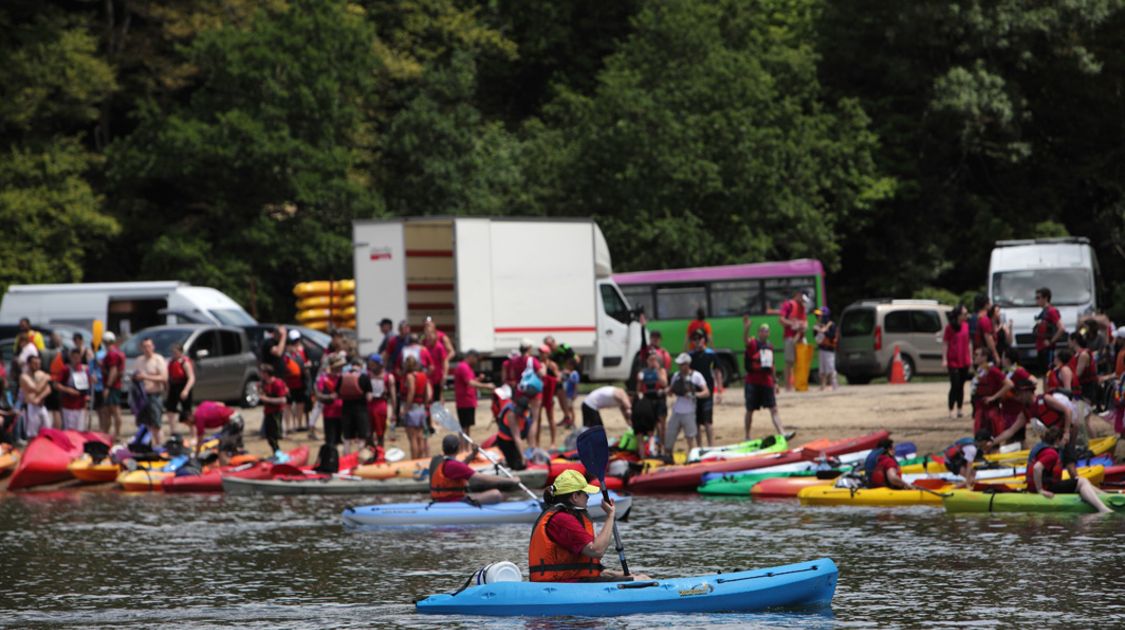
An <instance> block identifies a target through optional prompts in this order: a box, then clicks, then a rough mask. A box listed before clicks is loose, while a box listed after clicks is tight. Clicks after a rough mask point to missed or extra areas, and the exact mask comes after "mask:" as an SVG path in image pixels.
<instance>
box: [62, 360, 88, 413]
mask: <svg viewBox="0 0 1125 630" xmlns="http://www.w3.org/2000/svg"><path fill="white" fill-rule="evenodd" d="M63 353H66V351H65V350H62V349H60V350H59V354H63ZM67 354H69V361H68V362H67V364H66V366H65V367H64V368H63V371H62V379H61V380H60V381H59V382H58V384H57V387H58V391H59V407H60V408H61V410H62V421H63V423H62V428H64V429H68V430H71V431H84V430H85V429H86V422H85V420H86V403H87V402H88V401H89V395H90V373H89V372H88V371H87V370H86V366H85V365H84V364H83V363H82V351H81V350H79V349H78V348H72V349H71V350H70V352H69V353H67Z"/></svg>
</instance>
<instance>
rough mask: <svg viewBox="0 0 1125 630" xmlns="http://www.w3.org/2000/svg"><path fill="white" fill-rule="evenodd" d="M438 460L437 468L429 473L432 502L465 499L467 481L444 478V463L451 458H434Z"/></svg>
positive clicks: (467, 487) (467, 488) (467, 486)
mask: <svg viewBox="0 0 1125 630" xmlns="http://www.w3.org/2000/svg"><path fill="white" fill-rule="evenodd" d="M434 459H440V460H441V461H439V462H438V463H437V466H434V467H433V472H431V473H430V499H431V500H433V501H460V500H462V499H464V498H465V495H466V493H467V492H468V490H469V480H468V479H450V478H449V477H446V476H445V462H447V461H450V460H451V459H453V458H452V457H442V456H440V455H438V456H436V457H435V458H434Z"/></svg>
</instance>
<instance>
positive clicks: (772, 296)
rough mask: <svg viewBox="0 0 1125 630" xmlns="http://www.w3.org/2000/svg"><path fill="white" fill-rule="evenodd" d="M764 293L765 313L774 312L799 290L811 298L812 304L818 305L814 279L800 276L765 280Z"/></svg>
mask: <svg viewBox="0 0 1125 630" xmlns="http://www.w3.org/2000/svg"><path fill="white" fill-rule="evenodd" d="M764 284H765V293H766V309H767V310H766V312H776V311H778V310H780V309H781V305H782V304H783V303H784V302H785V301H786V300H788V299H790V298H792V297H793V292H794V291H796V290H797V289H801V290H803V291H805V292H807V293H808V294H809V295H810V296H811V297H812V301H813V304H819V303H820V301H819V300H817V296H816V278H813V277H812V276H801V277H797V278H767V279H766V280H765V281H764Z"/></svg>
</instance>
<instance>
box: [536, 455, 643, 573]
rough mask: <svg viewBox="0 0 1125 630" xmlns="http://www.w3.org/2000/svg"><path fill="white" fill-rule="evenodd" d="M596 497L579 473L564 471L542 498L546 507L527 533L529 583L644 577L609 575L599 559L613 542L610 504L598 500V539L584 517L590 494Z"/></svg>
mask: <svg viewBox="0 0 1125 630" xmlns="http://www.w3.org/2000/svg"><path fill="white" fill-rule="evenodd" d="M596 492H598V488H597V486H591V485H589V484H588V483H587V482H586V478H585V477H583V476H582V473H580V472H578V471H577V470H567V471H564V472H563V473H562V474H561V475H559V476H558V477H556V478H555V482H554V483H553V484H551V487H549V488H548V489H547V491H546V492H545V493H544V495H543V499H544V501H545V502H546V503H548V504H549V506H548V507H547V509H545V510H543V513H542V514H540V515H539V518H538V519H537V520H536V521H535V526H534V527H532V530H531V542H530V544H529V545H528V549H527V565H528V566H527V568H528V574H529V579H530V580H531V581H532V582H631V581H633V580H649V579H650V578H649V577H648V576H647V575H641V574H633V575H629V576H624V575H622V574H621V573H619V572H616V571H611V570H607V569H606V568H605V567H604V566H602V563H601V559H602V556H604V555H605V552H606V551H607V550H608V549H609V546H610V543H612V542H613V522H614V520H615V519H616V512H615V507H614V505H613V501H612V500H610V499H609V498H608V496H606V495H602V496H603V499H602V510H604V511H605V513H606V520H605V524H604V525H602V529H601V531H600V532H598V533H597V534H596V535H595V533H594V524H593V522H591V520H590V516H589V514H587V513H586V504H587V502H588V501H589V500H590V496H589V495H590V494H593V493H596Z"/></svg>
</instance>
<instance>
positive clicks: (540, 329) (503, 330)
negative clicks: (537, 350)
mask: <svg viewBox="0 0 1125 630" xmlns="http://www.w3.org/2000/svg"><path fill="white" fill-rule="evenodd" d="M493 330H494V331H496V332H498V333H525V332H530V333H534V332H594V331H596V330H597V327H596V326H524V327H519V328H517V327H508V328H493Z"/></svg>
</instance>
